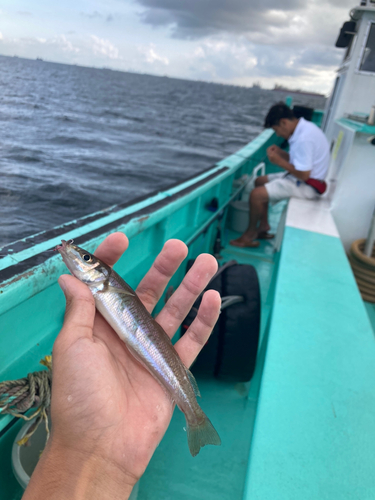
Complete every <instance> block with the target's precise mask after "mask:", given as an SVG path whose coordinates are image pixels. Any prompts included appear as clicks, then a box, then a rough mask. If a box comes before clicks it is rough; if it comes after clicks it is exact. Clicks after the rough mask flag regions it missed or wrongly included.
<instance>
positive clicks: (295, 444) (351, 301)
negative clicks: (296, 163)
mask: <svg viewBox="0 0 375 500" xmlns="http://www.w3.org/2000/svg"><path fill="white" fill-rule="evenodd" d="M374 388H375V341H374V335H373V330H372V328H371V325H370V322H369V319H368V316H367V314H366V312H365V306H364V304H363V301H362V299H361V297H360V295H359V292H358V289H357V287H356V285H355V281H354V277H353V274H352V272H351V269H350V266H349V263H348V260H347V258H346V255H345V253H344V249H343V247H342V244H341V242H340V240H339V239H338V238H334V237H331V236H326V235H322V234H317V233H313V232H310V231H304V230H301V229H295V228H291V227H286V229H285V236H284V241H283V248H282V252H281V258H280V268H279V274H278V281H277V286H276V297H275V303H274V309H273V316H272V325H271V329H270V336H269V346H268V351H267V357H266V363H265V367H264V372H263V378H262V384H261V391H260V397H259V403H258V410H257V416H256V422H255V428H254V436H253V442H252V448H251V453H250V460H249V470H248V476H247V485H246V494H245V496H244V499H245V500H257V499H259V500H271V499H272V500H274V499H275V498H277V499H278V500H284V499H285V500H294V499H295V500H297V499H298V500H299V499H301V498H303V499H305V500H310V499H311V500H316V499H320V500H324V499H327V500H331V499H340V500H341V499H348V500H349V499H350V500H352V499H355V498H358V499H361V500H365V499H370V498H371V499H373V498H375V476H374V474H373V466H374V463H375V418H374V415H375V390H374ZM275 492H277V494H275Z"/></svg>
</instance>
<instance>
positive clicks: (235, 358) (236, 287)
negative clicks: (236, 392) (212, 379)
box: [215, 264, 260, 382]
mask: <svg viewBox="0 0 375 500" xmlns="http://www.w3.org/2000/svg"><path fill="white" fill-rule="evenodd" d="M223 274H224V276H223V281H222V294H223V295H224V296H227V295H242V296H243V297H244V298H245V301H244V302H240V303H237V304H233V305H232V306H230V307H228V308H226V309H224V311H223V312H222V315H223V320H224V328H222V329H221V330H220V337H219V346H218V355H217V362H216V367H215V376H216V377H217V378H219V379H221V380H228V381H236V382H247V381H249V380H250V379H251V377H252V376H253V373H254V370H255V364H256V358H257V352H258V343H259V330H260V289H259V281H258V275H257V272H256V270H255V268H254V267H253V266H249V265H240V264H239V265H236V266H232V267H230V268H229V269H227V271H226V272H225V273H223Z"/></svg>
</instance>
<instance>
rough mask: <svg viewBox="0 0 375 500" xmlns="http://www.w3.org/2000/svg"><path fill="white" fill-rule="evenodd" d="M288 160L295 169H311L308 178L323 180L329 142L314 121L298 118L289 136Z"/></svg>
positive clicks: (327, 163)
mask: <svg viewBox="0 0 375 500" xmlns="http://www.w3.org/2000/svg"><path fill="white" fill-rule="evenodd" d="M289 162H290V163H291V164H292V165H293V166H294V168H295V169H296V170H303V171H308V170H311V174H310V178H312V179H319V180H321V181H322V180H324V179H325V177H326V175H327V171H328V166H329V144H328V141H327V139H326V136H325V135H324V133H323V132H322V131H321V130H320V128H319V127H317V126H316V125H315V124H314V123H312V122H309V121H307V120H305V119H304V118H300V119H299V121H298V124H297V127H296V128H295V130H294V132H293V134H292V135H291V137H290V138H289Z"/></svg>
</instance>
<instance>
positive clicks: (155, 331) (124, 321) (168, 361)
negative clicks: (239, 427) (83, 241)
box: [55, 240, 221, 457]
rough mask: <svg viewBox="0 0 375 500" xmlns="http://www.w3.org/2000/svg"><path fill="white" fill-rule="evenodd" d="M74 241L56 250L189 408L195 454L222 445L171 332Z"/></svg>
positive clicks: (172, 395)
mask: <svg viewBox="0 0 375 500" xmlns="http://www.w3.org/2000/svg"><path fill="white" fill-rule="evenodd" d="M73 243H74V242H73V240H70V241H69V242H66V241H65V240H62V241H61V245H57V246H56V248H55V250H56V251H58V252H59V253H60V255H61V257H62V259H63V261H64V262H65V264H66V266H67V268H68V269H69V271H70V272H71V273H72V274H73V276H75V277H76V278H78V279H79V280H80V281H82V282H83V283H85V284H86V285H87V286H88V287H89V289H90V290H91V293H92V294H93V296H94V299H95V305H96V308H97V310H98V311H99V312H100V313H101V314H102V316H103V317H104V318H105V320H106V321H107V322H108V323H109V325H110V326H111V327H112V328H113V330H114V331H115V332H116V333H117V335H118V336H119V337H120V339H121V340H122V341H123V342H124V343H125V344H126V347H127V348H128V350H129V351H130V353H131V354H132V355H133V356H134V357H135V358H136V359H137V360H138V361H139V362H140V363H141V364H142V365H143V366H144V367H145V368H146V369H147V370H148V372H149V373H150V374H151V375H152V376H153V377H154V379H155V380H157V382H158V383H159V384H160V385H161V386H162V388H163V389H164V391H165V392H166V393H167V395H168V396H169V397H170V399H171V400H172V401H174V402H175V403H176V405H177V406H178V408H179V409H180V410H181V411H182V412H183V413H184V415H185V418H186V430H187V439H188V446H189V450H190V453H191V455H192V456H193V457H195V456H196V455H197V454H198V453H199V451H200V449H201V448H202V447H203V446H205V445H207V444H212V445H217V446H218V445H220V444H221V440H220V437H219V435H218V433H217V431H216V430H215V428H214V426H213V425H212V423H211V422H210V420H209V419H208V417H207V416H206V414H205V413H204V412H203V410H202V409H201V407H200V406H199V404H198V402H197V396H200V393H199V388H198V384H197V382H196V380H195V378H194V376H193V374H192V373H191V371H190V370H189V369H188V368H186V367H185V365H184V364H183V363H182V361H181V358H180V357H179V355H178V354H177V351H176V350H175V348H174V346H173V344H172V342H171V339H170V338H169V336H168V335H167V334H166V332H165V331H164V330H163V328H162V327H161V326H160V325H159V323H157V322H156V321H155V319H154V318H153V317H152V316H151V314H150V313H149V312H148V311H147V309H146V308H145V306H144V305H143V303H142V301H141V300H140V299H139V297H138V296H137V294H136V293H135V291H134V290H133V289H132V288H131V287H130V286H129V285H128V284H127V283H126V282H125V281H124V280H123V279H122V278H121V276H119V275H118V274H117V273H116V272H115V271H114V270H113V269H112V268H111V267H110V266H108V265H107V264H105V263H104V262H102V261H101V260H100V259H98V258H97V257H95V256H94V255H93V254H91V253H90V252H87V251H86V250H84V249H82V248H80V247H78V246H76V245H74V244H73Z"/></svg>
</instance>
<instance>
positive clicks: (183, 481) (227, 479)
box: [138, 203, 286, 500]
mask: <svg viewBox="0 0 375 500" xmlns="http://www.w3.org/2000/svg"><path fill="white" fill-rule="evenodd" d="M285 205H286V204H285V203H279V204H278V205H276V206H274V207H273V208H272V211H270V225H271V230H272V232H277V229H278V226H279V222H280V219H281V217H282V214H283V211H284V208H285ZM238 236H239V233H235V232H234V231H230V230H228V229H226V230H225V231H224V241H223V245H224V247H225V248H224V249H223V250H222V252H221V255H222V257H223V259H222V260H220V264H223V263H225V262H227V261H228V260H231V259H235V260H237V261H238V262H239V263H241V264H251V265H253V266H254V267H255V268H256V270H257V273H258V277H259V282H260V288H261V300H262V308H261V311H262V319H261V341H260V348H259V355H258V362H257V368H256V372H255V374H254V377H253V379H252V381H251V382H249V383H245V384H244V383H238V384H234V383H228V382H222V381H218V380H215V379H213V378H202V377H201V378H200V377H197V381H198V385H199V388H200V391H201V394H202V400H201V404H202V408H203V410H204V411H205V412H206V413H207V415H208V416H209V417H210V418H211V419H212V421H213V424H214V426H215V427H216V429H217V431H218V432H219V434H220V437H221V439H222V445H221V447H220V448H217V447H214V446H207V447H205V448H203V450H201V452H200V454H199V455H198V456H197V457H195V458H192V457H191V455H190V453H189V450H188V447H187V439H186V433H185V432H183V428H184V427H185V425H186V424H185V418H184V416H183V414H182V413H181V412H180V411H179V410H178V409H176V411H175V412H174V415H173V418H172V422H171V425H170V426H169V428H168V431H167V433H166V435H165V437H164V439H163V440H162V442H161V443H160V445H159V447H158V449H157V450H156V452H155V454H154V457H153V458H152V460H151V462H150V465H149V467H148V469H147V470H146V473H145V474H144V476H143V477H142V479H141V481H140V488H139V493H138V499H139V500H148V499H154V498H163V500H169V499H171V500H172V499H176V498H179V499H181V500H183V499H186V500H187V499H189V500H190V499H192V498H194V499H196V500H199V499H202V500H203V499H204V500H211V499H212V500H214V499H217V498H220V499H222V500H236V499H238V500H240V499H242V497H243V489H244V484H245V478H246V474H247V467H248V458H249V450H250V442H251V437H252V431H253V423H254V419H255V413H256V406H257V399H258V391H259V382H260V375H261V370H262V366H263V357H264V350H265V343H266V340H267V339H266V337H267V335H266V333H267V324H268V318H269V314H270V310H271V305H272V300H273V289H274V280H275V271H276V268H277V262H278V252H275V251H274V247H275V241H276V240H268V241H266V240H263V241H261V244H260V246H259V247H258V248H256V249H240V248H237V247H232V246H229V241H230V240H231V239H233V238H237V237H238ZM192 371H193V373H194V367H193V368H192ZM176 457H178V459H176Z"/></svg>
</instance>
